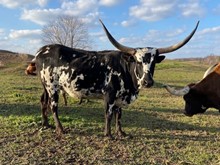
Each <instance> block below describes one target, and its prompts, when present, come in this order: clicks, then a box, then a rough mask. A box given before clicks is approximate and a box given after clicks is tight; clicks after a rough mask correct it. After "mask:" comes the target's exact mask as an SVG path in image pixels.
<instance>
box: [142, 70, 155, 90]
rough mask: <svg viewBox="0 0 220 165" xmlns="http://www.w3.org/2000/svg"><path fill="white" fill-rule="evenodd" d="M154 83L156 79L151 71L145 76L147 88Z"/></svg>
mask: <svg viewBox="0 0 220 165" xmlns="http://www.w3.org/2000/svg"><path fill="white" fill-rule="evenodd" d="M153 85H154V80H153V78H152V76H151V73H150V72H148V73H147V74H146V76H145V82H144V86H145V87H146V88H150V87H152V86H153Z"/></svg>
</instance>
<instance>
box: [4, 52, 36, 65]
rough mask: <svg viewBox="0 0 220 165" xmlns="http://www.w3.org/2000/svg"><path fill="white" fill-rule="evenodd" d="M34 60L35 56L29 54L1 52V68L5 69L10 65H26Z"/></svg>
mask: <svg viewBox="0 0 220 165" xmlns="http://www.w3.org/2000/svg"><path fill="white" fill-rule="evenodd" d="M33 58H34V56H32V55H29V54H19V53H15V52H10V51H7V50H0V67H5V66H7V65H9V64H15V63H16V64H17V63H21V64H23V63H26V62H27V61H30V60H32V59H33Z"/></svg>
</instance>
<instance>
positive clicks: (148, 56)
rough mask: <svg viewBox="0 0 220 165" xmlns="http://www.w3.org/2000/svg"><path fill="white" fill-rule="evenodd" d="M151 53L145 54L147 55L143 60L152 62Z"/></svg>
mask: <svg viewBox="0 0 220 165" xmlns="http://www.w3.org/2000/svg"><path fill="white" fill-rule="evenodd" d="M150 58H151V56H150V53H147V54H145V56H144V57H143V62H144V63H150Z"/></svg>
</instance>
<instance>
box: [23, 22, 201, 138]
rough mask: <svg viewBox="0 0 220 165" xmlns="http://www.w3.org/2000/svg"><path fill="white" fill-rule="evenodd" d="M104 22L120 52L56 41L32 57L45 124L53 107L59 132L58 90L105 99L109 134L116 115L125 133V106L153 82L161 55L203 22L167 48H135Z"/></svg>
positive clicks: (107, 132) (118, 125)
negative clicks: (75, 46) (39, 86)
mask: <svg viewBox="0 0 220 165" xmlns="http://www.w3.org/2000/svg"><path fill="white" fill-rule="evenodd" d="M100 22H101V24H102V26H103V28H104V31H105V33H106V35H107V37H108V39H109V40H110V41H111V43H112V44H113V45H114V46H115V47H116V48H117V49H119V51H115V50H109V51H98V52H97V51H86V50H80V49H72V48H68V47H65V46H62V45H57V44H55V45H46V46H44V47H42V48H41V49H40V50H39V51H38V52H37V54H36V56H35V58H34V59H33V60H32V64H33V63H34V64H35V65H36V68H37V71H38V74H39V75H40V78H41V81H42V85H43V88H44V92H43V94H42V97H41V105H42V108H41V110H42V120H43V125H44V126H49V123H48V118H47V109H48V108H50V109H51V110H52V113H53V118H54V120H55V124H56V131H57V133H58V134H62V133H63V127H62V125H61V123H60V120H59V118H58V112H57V110H58V96H59V94H58V93H59V91H60V90H64V91H65V92H66V93H67V94H69V95H70V96H72V97H76V96H79V97H81V96H82V97H83V98H86V97H95V98H100V97H101V98H103V99H104V106H105V135H106V136H109V137H112V134H111V126H110V125H111V120H112V116H113V114H114V115H115V118H116V132H117V134H118V135H125V133H124V132H123V131H122V129H121V122H120V120H121V115H122V110H121V108H122V106H124V105H128V104H130V103H131V102H132V101H134V100H136V99H137V97H138V93H139V90H140V89H141V87H142V86H144V87H151V86H152V85H153V83H154V81H153V74H154V67H155V64H156V63H160V62H161V61H162V60H164V58H165V56H163V55H160V54H163V53H169V52H172V51H175V50H177V49H179V48H180V47H182V46H183V45H185V44H186V43H187V42H188V41H189V40H190V39H191V37H192V36H193V35H194V33H195V31H196V29H197V27H198V23H199V22H198V23H197V25H196V27H195V29H194V30H193V31H192V32H191V34H190V35H189V36H188V37H187V38H186V39H184V40H183V41H182V42H180V43H178V44H175V45H172V46H169V47H165V48H152V47H145V48H131V47H126V46H123V45H121V44H120V43H118V42H117V41H116V40H115V39H114V38H113V37H112V35H111V34H110V33H109V32H108V30H107V29H106V27H105V25H104V24H103V23H102V21H101V20H100ZM27 72H28V71H27Z"/></svg>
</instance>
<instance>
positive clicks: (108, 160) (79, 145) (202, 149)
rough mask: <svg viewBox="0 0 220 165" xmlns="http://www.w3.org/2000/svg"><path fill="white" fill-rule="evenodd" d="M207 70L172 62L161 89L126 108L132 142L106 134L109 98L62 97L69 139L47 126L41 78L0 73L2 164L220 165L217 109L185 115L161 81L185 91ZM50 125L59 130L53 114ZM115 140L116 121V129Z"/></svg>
mask: <svg viewBox="0 0 220 165" xmlns="http://www.w3.org/2000/svg"><path fill="white" fill-rule="evenodd" d="M206 68H207V66H204V65H201V64H199V63H197V62H178V61H165V62H163V63H162V64H159V65H158V66H157V68H156V71H155V81H156V84H155V86H154V87H153V88H150V89H143V90H142V91H141V92H140V95H139V99H138V100H137V101H136V102H134V103H133V104H131V105H129V106H128V107H127V108H124V109H123V116H122V124H123V129H124V130H125V131H126V133H128V134H130V135H132V138H117V137H116V139H115V140H109V139H108V138H105V137H104V136H103V130H104V110H103V102H102V100H91V102H89V103H83V104H82V105H78V104H77V103H78V100H76V99H74V98H68V106H67V107H65V106H64V102H63V99H62V97H61V98H60V102H59V103H60V104H59V116H60V120H61V123H62V124H63V126H64V128H65V130H66V132H67V133H66V134H64V135H63V136H62V137H58V136H57V135H56V133H55V132H54V129H43V128H41V116H40V104H39V98H40V95H41V93H42V87H41V83H40V80H39V78H37V77H31V76H25V75H24V69H25V65H13V66H10V67H5V68H2V69H0V79H1V81H0V91H1V93H0V164H7V165H8V164H36V165H40V164H42V165H44V164H158V165H161V164H170V165H203V164H210V165H218V164H220V154H219V153H220V118H219V117H220V116H219V112H218V111H217V110H215V109H209V110H208V111H207V112H206V113H204V114H201V115H197V116H193V117H191V118H190V117H186V116H184V115H183V108H184V101H183V99H182V98H181V97H175V96H171V95H170V94H168V93H167V92H166V91H165V89H163V88H162V83H168V84H170V85H175V86H177V87H183V86H185V85H187V84H188V83H191V82H197V81H199V80H200V79H201V78H202V75H203V73H204V71H205V70H206ZM50 122H51V123H53V124H54V121H53V119H52V117H51V116H50ZM112 129H113V135H114V123H113V125H112Z"/></svg>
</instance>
